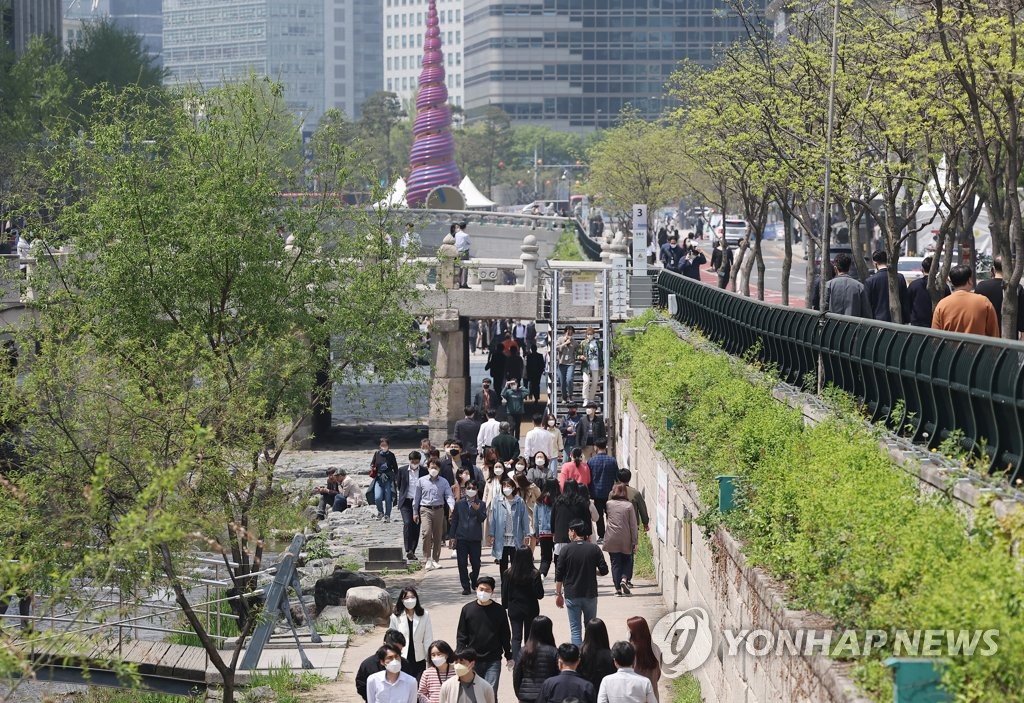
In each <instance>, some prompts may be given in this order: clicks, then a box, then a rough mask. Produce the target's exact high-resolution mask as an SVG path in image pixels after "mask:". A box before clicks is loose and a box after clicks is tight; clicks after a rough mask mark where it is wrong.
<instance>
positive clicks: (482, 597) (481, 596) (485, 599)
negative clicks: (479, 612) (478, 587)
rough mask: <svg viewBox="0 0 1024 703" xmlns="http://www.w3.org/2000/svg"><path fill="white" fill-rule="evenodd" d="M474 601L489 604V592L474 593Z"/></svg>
mask: <svg viewBox="0 0 1024 703" xmlns="http://www.w3.org/2000/svg"><path fill="white" fill-rule="evenodd" d="M476 599H477V600H478V601H480V602H481V603H490V602H491V592H490V591H477V592H476Z"/></svg>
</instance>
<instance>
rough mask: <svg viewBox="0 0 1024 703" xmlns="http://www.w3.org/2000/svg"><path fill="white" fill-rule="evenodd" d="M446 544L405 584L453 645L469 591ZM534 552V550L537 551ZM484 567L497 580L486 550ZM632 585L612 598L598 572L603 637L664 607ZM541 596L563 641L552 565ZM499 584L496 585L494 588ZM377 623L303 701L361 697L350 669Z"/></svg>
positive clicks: (506, 685)
mask: <svg viewBox="0 0 1024 703" xmlns="http://www.w3.org/2000/svg"><path fill="white" fill-rule="evenodd" d="M449 552H450V550H448V549H447V548H446V549H444V550H443V551H442V553H441V565H442V568H440V569H437V570H434V571H428V572H422V573H420V574H417V575H416V576H417V577H418V578H415V577H410V583H412V584H414V585H416V586H417V588H418V590H419V594H420V600H421V602H422V604H423V607H424V608H426V609H427V610H428V611H429V613H430V619H431V622H432V623H433V628H434V639H444V640H447V641H448V642H449V644H451V645H452V646H453V647H454V645H455V633H456V628H457V626H458V622H459V613H460V612H461V611H462V606H463V605H465V604H466V603H467V602H469V601H470V600H472V598H473V597H474V596H464V595H462V586H461V585H460V583H459V575H458V570H457V569H456V566H455V560H454V559H449V558H448V556H449ZM537 554H538V555H539V550H537ZM483 556H484V560H483V561H484V566H483V568H482V569H481V575H487V576H493V577H494V578H495V580H498V566H497V565H496V564H495V563H494V560H493V558H491V559H487V558H486V557H489V556H490V551H489V550H485V553H484V555H483ZM634 583H635V584H636V588H635V589H634V590H633V595H632V596H629V597H617V596H616V595H615V591H614V589H613V588H612V585H611V576H605V577H601V578H599V580H598V586H599V590H598V605H597V616H598V617H599V618H601V619H602V620H604V621H605V624H606V625H607V626H608V636H609V639H610V640H611V641H612V642H615V641H616V640H620V639H626V638H627V635H628V633H627V630H626V620H627V619H628V618H630V617H632V616H634V615H641V616H643V617H645V618H647V620H648V622H649V623H650V624H651V627H653V626H654V623H656V622H657V621H658V619H659V618H660V617H661V616H662V615H664V614H665V613H666V612H668V608H666V606H665V603H664V601H663V599H662V595H661V590H660V589H659V587H658V585H657V584H656V583H653V582H651V581H645V580H642V579H634ZM544 589H545V596H544V599H543V600H542V601H541V602H540V606H541V607H540V610H541V614H542V615H546V616H548V617H549V618H551V620H552V622H553V623H554V629H555V640H556V641H557V642H559V643H561V642H568V641H569V621H568V618H567V616H566V611H565V610H559V609H558V608H557V607H556V606H555V597H554V589H555V587H554V568H552V570H551V572H550V573H549V575H548V579H547V580H545V581H544ZM499 590H500V589H496V591H499ZM384 630H385V628H383V627H377V628H375V629H373V630H371V631H369V632H367V633H366V634H362V635H357V636H354V637H353V638H352V639H351V640H350V642H349V647H348V649H347V650H346V651H345V657H344V659H343V660H342V664H341V674H340V676H339V679H338V681H337V682H334V683H332V684H330V685H328V686H325V687H323V688H321V689H318V690H317V691H316V692H314V693H313V694H312V695H311V696H310V697H306V698H305V700H307V701H324V702H326V701H333V702H334V703H359V702H360V701H362V699H361V698H360V697H359V694H357V693H356V690H355V672H356V670H357V669H358V668H359V664H360V662H362V661H363V659H365V658H366V657H368V656H370V655H371V654H373V653H374V652H376V650H377V648H378V647H379V646H380V643H381V640H382V639H383V636H384ZM670 683H671V682H669V681H667V680H665V679H662V682H661V696H660V698H661V700H662V701H671V700H672V697H671V693H670V691H669V685H670ZM497 700H498V703H514V702H515V701H516V697H515V694H514V693H513V691H512V673H511V672H510V671H508V670H507V669H502V673H501V681H500V684H499V687H498V696H497Z"/></svg>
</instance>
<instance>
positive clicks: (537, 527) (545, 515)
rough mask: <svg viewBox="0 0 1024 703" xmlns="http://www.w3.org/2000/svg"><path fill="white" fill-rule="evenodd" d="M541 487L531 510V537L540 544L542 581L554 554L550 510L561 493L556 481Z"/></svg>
mask: <svg viewBox="0 0 1024 703" xmlns="http://www.w3.org/2000/svg"><path fill="white" fill-rule="evenodd" d="M542 453H543V452H542ZM543 485H544V488H543V490H542V491H541V494H540V497H539V498H538V499H537V505H536V507H534V509H533V536H534V537H535V538H536V539H537V541H538V542H539V543H540V575H541V578H542V579H546V578H547V577H548V571H549V570H550V569H551V561H552V558H553V557H554V554H555V540H554V536H553V533H552V531H551V510H552V508H554V506H555V501H556V500H558V496H559V495H561V491H559V490H558V481H557V480H556V479H553V478H549V479H547V480H545V481H544V484H543Z"/></svg>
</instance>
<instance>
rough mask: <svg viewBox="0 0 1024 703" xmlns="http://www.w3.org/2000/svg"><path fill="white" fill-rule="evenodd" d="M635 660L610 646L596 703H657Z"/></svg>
mask: <svg viewBox="0 0 1024 703" xmlns="http://www.w3.org/2000/svg"><path fill="white" fill-rule="evenodd" d="M635 660H636V650H635V649H633V645H631V644H630V643H629V642H616V643H615V644H613V645H612V661H613V662H615V669H616V671H615V673H614V674H610V675H609V676H605V677H604V678H603V679H602V680H601V689H600V690H599V691H598V692H597V703H658V699H657V698H656V697H655V695H654V686H652V685H651V680H650V679H648V678H647V677H646V676H641V675H640V674H638V673H636V672H635V671H633V662H634V661H635ZM368 703H369V702H368Z"/></svg>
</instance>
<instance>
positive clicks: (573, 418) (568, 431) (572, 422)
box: [562, 402, 583, 461]
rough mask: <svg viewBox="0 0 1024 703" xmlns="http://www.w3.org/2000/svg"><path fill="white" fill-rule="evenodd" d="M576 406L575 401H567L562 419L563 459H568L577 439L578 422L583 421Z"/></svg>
mask: <svg viewBox="0 0 1024 703" xmlns="http://www.w3.org/2000/svg"><path fill="white" fill-rule="evenodd" d="M578 407H579V406H577V405H576V403H572V402H571V403H569V405H568V406H567V408H566V415H565V418H563V419H562V440H563V450H562V457H563V461H569V458H570V457H571V456H572V450H573V449H574V448H575V447H576V442H577V440H578V436H579V427H580V423H581V422H582V421H583V418H582V417H580V414H579V411H578Z"/></svg>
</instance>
